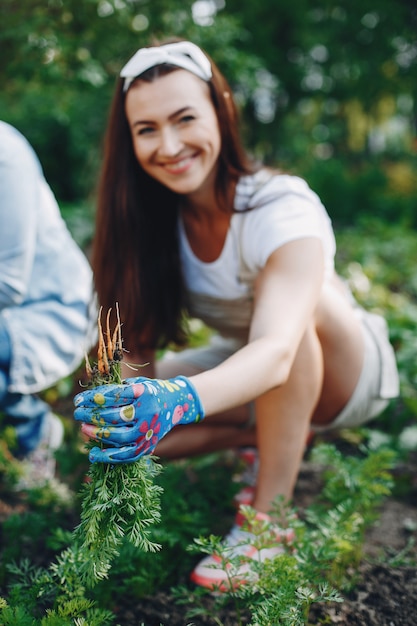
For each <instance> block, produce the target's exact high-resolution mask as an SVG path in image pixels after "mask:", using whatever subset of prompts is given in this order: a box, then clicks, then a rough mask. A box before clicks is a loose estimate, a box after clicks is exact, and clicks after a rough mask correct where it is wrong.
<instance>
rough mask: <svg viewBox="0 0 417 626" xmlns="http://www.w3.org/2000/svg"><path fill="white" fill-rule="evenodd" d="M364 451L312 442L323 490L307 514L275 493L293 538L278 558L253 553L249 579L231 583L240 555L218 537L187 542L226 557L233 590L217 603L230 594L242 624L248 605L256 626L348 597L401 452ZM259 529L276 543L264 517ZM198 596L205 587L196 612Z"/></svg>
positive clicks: (294, 620)
mask: <svg viewBox="0 0 417 626" xmlns="http://www.w3.org/2000/svg"><path fill="white" fill-rule="evenodd" d="M361 452H362V454H361V455H359V456H358V455H355V456H343V455H342V454H341V453H340V451H338V450H337V448H336V446H334V445H333V444H321V445H319V446H317V447H316V448H314V449H313V451H312V456H313V458H314V460H315V462H316V463H321V464H322V465H323V479H324V487H323V490H322V495H321V497H320V499H319V501H318V502H317V503H315V504H314V505H312V506H310V507H309V508H307V509H306V510H305V511H304V513H303V514H301V512H299V511H297V510H296V509H295V508H291V507H290V505H289V503H286V502H284V500H283V499H282V498H278V499H277V500H276V502H275V503H274V507H273V511H272V516H273V518H274V519H275V522H276V523H277V524H279V525H280V526H281V527H283V528H285V527H287V526H291V527H293V528H294V530H295V532H296V539H295V542H294V546H293V545H285V544H283V554H282V555H279V556H277V557H276V558H274V559H273V560H270V561H266V562H264V563H258V562H256V561H250V562H249V566H250V569H249V572H248V574H247V576H250V578H251V584H250V585H241V586H238V587H236V586H235V588H233V584H232V578H233V572H234V571H236V568H238V567H239V566H240V565H242V557H241V556H239V555H237V556H233V557H230V553H228V552H227V551H225V548H224V547H223V545H222V542H221V540H220V538H219V537H216V536H209V537H208V538H204V537H200V538H198V539H196V540H195V541H194V544H193V545H192V546H190V547H189V549H190V550H191V551H193V552H196V551H199V552H204V553H207V554H213V553H215V554H217V555H219V557H220V559H221V560H222V561H223V566H226V564H227V563H228V572H229V574H230V583H231V584H230V591H228V592H226V593H224V594H223V597H219V598H218V605H219V606H220V605H221V604H223V603H224V602H227V601H228V600H230V598H231V599H232V600H233V602H234V604H235V611H236V615H237V616H238V624H239V625H241V624H242V623H243V622H242V621H241V616H242V612H243V611H244V609H245V608H246V609H249V611H250V613H251V616H252V621H251V625H252V626H270V624H274V625H276V626H303V625H305V624H307V622H308V615H309V611H310V607H311V605H312V604H313V603H316V602H343V598H342V596H341V595H340V591H341V590H345V589H349V588H350V587H351V585H352V578H353V575H352V571H355V569H356V567H357V565H358V564H359V562H360V560H361V558H362V545H363V541H364V533H365V530H366V529H367V528H368V527H369V526H370V525H371V524H372V522H374V521H375V519H376V517H377V509H378V506H379V504H380V503H381V500H382V499H383V498H384V497H386V496H388V495H389V493H390V490H391V488H392V485H393V481H392V478H391V475H390V470H391V469H392V467H393V464H394V460H395V453H393V452H392V451H390V450H387V449H382V448H381V449H380V450H377V451H369V450H366V449H365V448H362V451H361ZM243 511H244V515H245V517H246V518H247V519H248V520H249V521H250V522H251V525H253V518H254V515H255V513H256V512H255V511H254V510H253V509H251V508H250V507H243ZM255 534H256V537H257V538H256V541H257V542H258V547H259V548H260V547H268V546H269V545H270V541H271V535H270V532H269V531H268V528H267V527H265V526H263V525H260V526H259V527H258V528H257V530H256V533H255ZM179 593H181V590H180V591H179ZM199 596H201V592H200V593H199V594H194V595H193V604H197V606H194V607H193V609H192V610H191V611H190V612H189V616H190V617H192V616H195V615H198V614H200V613H201V610H202V609H201V607H200V606H198V602H197V601H198V597H199ZM203 610H204V609H203ZM219 623H220V622H219Z"/></svg>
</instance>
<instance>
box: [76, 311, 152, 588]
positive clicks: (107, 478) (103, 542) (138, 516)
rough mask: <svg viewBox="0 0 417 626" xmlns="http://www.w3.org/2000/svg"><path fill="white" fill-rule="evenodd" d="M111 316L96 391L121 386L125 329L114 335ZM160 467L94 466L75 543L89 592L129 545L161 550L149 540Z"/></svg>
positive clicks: (92, 371)
mask: <svg viewBox="0 0 417 626" xmlns="http://www.w3.org/2000/svg"><path fill="white" fill-rule="evenodd" d="M110 313H111V309H110V310H109V311H108V314H107V318H106V340H105V338H104V336H103V331H102V326H101V309H100V313H99V317H98V329H99V341H98V361H97V365H96V366H94V367H91V365H90V363H89V361H88V359H87V358H86V365H87V373H88V375H89V377H90V381H91V385H92V386H93V387H95V386H97V385H103V384H111V383H121V382H122V380H121V371H120V362H121V360H122V358H123V343H122V335H121V323H120V317H119V311H118V308H117V324H116V328H115V329H114V332H113V333H111V332H110V323H109V320H110ZM159 471H160V466H159V465H158V464H157V463H155V462H154V460H153V459H152V458H149V457H148V458H145V457H142V458H141V459H139V460H138V461H136V462H135V463H122V464H119V465H112V464H107V463H92V464H91V465H90V468H89V472H88V479H87V482H86V483H85V487H84V496H83V500H82V510H81V523H80V525H79V526H78V527H77V528H76V530H75V533H74V538H75V541H76V543H78V544H79V546H80V550H81V552H82V553H83V554H84V555H85V559H84V560H83V561H82V564H81V566H80V568H79V574H80V576H81V578H82V580H83V581H85V583H86V584H87V586H90V587H91V586H94V584H95V583H96V582H97V580H100V579H103V578H105V577H107V575H108V572H109V569H110V566H111V562H112V560H113V559H114V557H115V556H116V555H117V554H118V553H119V550H120V546H121V543H122V541H123V540H124V539H126V540H127V541H129V542H131V543H132V544H133V545H134V546H135V547H137V548H140V549H141V550H144V551H148V550H149V551H151V552H154V551H156V550H158V549H159V548H160V545H159V544H157V543H155V542H153V541H151V540H150V538H149V527H150V526H152V525H153V524H154V523H156V522H158V521H159V520H160V501H159V497H160V493H161V488H160V487H159V486H158V485H156V484H155V483H154V479H155V476H156V475H157V474H158V473H159Z"/></svg>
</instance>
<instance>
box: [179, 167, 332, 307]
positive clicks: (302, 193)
mask: <svg viewBox="0 0 417 626" xmlns="http://www.w3.org/2000/svg"><path fill="white" fill-rule="evenodd" d="M248 208H251V210H249V211H245V209H248ZM235 209H236V211H237V212H236V213H235V214H233V216H232V218H231V223H230V228H229V231H228V233H227V236H226V241H225V244H224V246H223V250H222V252H221V254H220V256H219V257H218V258H217V259H216V260H215V261H213V262H212V263H204V262H203V261H200V260H199V259H198V258H197V257H196V256H195V254H194V253H193V251H192V250H191V247H190V245H189V243H188V240H187V236H186V233H185V229H184V225H183V222H182V220H181V219H180V221H179V234H180V254H181V261H182V266H183V272H184V279H185V284H186V288H187V289H188V290H189V291H191V292H194V293H199V294H205V295H207V296H212V297H216V298H222V299H227V300H228V299H230V300H233V299H237V298H239V297H241V296H243V295H245V294H247V292H248V284H247V281H246V280H245V281H242V280H241V269H242V265H243V266H244V268H245V270H246V271H245V275H247V276H251V278H250V280H251V281H252V280H254V279H255V278H256V275H257V274H258V272H259V271H260V270H261V269H262V268H263V267H264V266H265V264H266V262H267V260H268V258H269V256H270V255H271V254H272V252H274V251H275V250H277V249H278V248H279V247H280V246H282V245H284V244H286V243H288V242H290V241H294V240H296V239H301V238H304V237H317V238H318V239H320V241H321V242H322V244H323V250H324V257H325V276H326V278H328V277H330V276H331V275H332V272H333V269H334V255H335V251H336V243H335V238H334V233H333V229H332V225H331V221H330V218H329V216H328V214H327V212H326V210H325V208H324V206H323V205H322V203H321V201H320V199H319V197H318V196H317V194H315V193H314V192H313V191H312V190H311V189H310V188H309V187H308V185H307V183H306V182H305V181H304V180H302V179H301V178H298V177H296V176H290V175H286V174H285V175H284V174H271V173H270V172H268V171H267V170H261V171H259V172H257V173H256V174H254V175H251V176H245V177H242V178H241V179H240V181H239V183H238V185H237V187H236V195H235ZM243 211H244V212H243Z"/></svg>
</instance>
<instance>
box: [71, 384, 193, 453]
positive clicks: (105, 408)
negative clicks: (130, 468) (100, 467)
mask: <svg viewBox="0 0 417 626" xmlns="http://www.w3.org/2000/svg"><path fill="white" fill-rule="evenodd" d="M74 404H75V406H76V409H75V411H74V417H75V419H76V420H78V421H80V422H83V426H82V431H83V432H84V433H85V434H87V435H88V436H89V437H90V438H92V439H96V440H98V441H100V442H101V443H104V444H106V445H109V446H111V447H106V448H99V447H94V448H92V449H91V450H90V454H89V458H90V461H91V462H92V463H95V462H99V463H132V462H133V461H136V460H137V459H138V458H139V457H141V456H142V455H144V454H151V453H152V452H153V451H154V449H155V447H156V445H157V443H158V442H159V441H160V440H161V439H162V438H163V437H165V435H166V434H167V433H168V432H169V431H170V430H171V429H172V428H173V427H174V426H177V425H178V424H190V423H192V422H199V421H200V420H202V419H203V417H204V409H203V407H202V405H201V401H200V398H199V396H198V394H197V391H196V390H195V388H194V385H193V384H192V383H191V381H190V380H189V379H188V378H186V377H185V376H177V377H175V378H170V379H169V380H159V379H151V378H144V377H139V378H128V379H127V380H126V381H124V382H123V383H122V384H120V385H101V386H99V387H95V388H94V389H89V390H87V391H83V392H82V393H79V394H77V395H76V396H75V399H74Z"/></svg>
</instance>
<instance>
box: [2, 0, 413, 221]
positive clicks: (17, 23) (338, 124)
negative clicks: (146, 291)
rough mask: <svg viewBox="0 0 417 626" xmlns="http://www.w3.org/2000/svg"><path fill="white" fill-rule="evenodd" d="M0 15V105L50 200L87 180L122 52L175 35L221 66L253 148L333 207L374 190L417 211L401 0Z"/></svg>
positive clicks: (204, 3) (22, 9)
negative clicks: (35, 162)
mask: <svg viewBox="0 0 417 626" xmlns="http://www.w3.org/2000/svg"><path fill="white" fill-rule="evenodd" d="M0 21H1V24H2V26H1V30H0V46H1V50H2V59H1V61H0V79H1V81H2V91H1V93H0V117H1V118H2V119H5V120H6V121H10V122H11V123H13V124H15V125H16V126H17V127H18V128H19V129H20V130H22V132H24V134H26V136H27V137H28V138H29V140H30V141H31V142H32V143H33V145H34V146H35V148H36V149H37V151H38V153H39V155H40V157H41V160H42V163H43V165H44V168H45V172H46V175H47V176H48V178H49V180H50V182H51V184H52V187H53V188H54V190H55V192H56V193H57V195H58V197H59V198H60V199H64V200H70V201H71V200H74V199H77V198H84V197H85V196H86V195H87V194H88V193H89V192H91V191H92V190H93V189H94V181H95V176H96V171H97V163H98V160H99V154H100V141H101V137H102V133H103V129H104V127H105V122H106V116H107V112H108V107H109V103H110V98H111V94H112V90H113V85H114V80H115V77H116V76H117V74H118V71H119V70H120V68H121V66H122V65H123V64H124V63H125V61H126V59H127V58H128V57H129V56H130V55H131V54H133V52H134V51H135V50H136V49H137V48H138V47H140V46H142V45H147V44H148V43H149V42H150V40H151V38H152V37H156V38H165V37H168V36H179V37H183V38H189V39H191V40H193V41H195V42H196V43H197V44H200V45H202V46H203V47H204V48H205V49H206V50H207V51H208V52H209V53H210V54H211V55H212V56H213V58H214V59H215V61H216V62H217V63H218V64H219V66H220V68H221V69H222V70H223V71H224V72H225V74H226V76H227V77H228V78H229V80H230V82H231V84H232V87H233V89H234V92H235V94H236V96H237V98H238V101H239V103H240V105H241V108H242V115H243V122H244V131H245V136H246V140H247V144H248V146H249V147H250V148H251V150H252V151H253V153H254V154H255V155H256V156H259V157H261V158H262V159H264V160H266V161H267V162H269V163H271V164H277V163H279V164H282V166H283V167H285V168H291V169H292V170H295V171H298V172H300V173H301V174H303V175H305V176H306V177H307V178H308V179H309V181H310V182H311V184H312V185H313V187H314V188H315V189H316V190H317V191H318V192H319V193H320V195H322V196H323V197H324V199H325V201H326V202H327V204H328V205H329V209H330V210H331V212H332V213H333V215H334V216H336V217H338V218H340V219H342V220H344V221H345V220H350V219H352V216H353V215H354V214H355V213H360V212H361V211H362V210H363V208H364V207H368V205H369V203H372V204H373V205H374V203H375V202H376V201H377V202H379V203H380V206H383V207H384V208H383V213H384V214H385V215H386V216H387V217H393V216H397V215H398V214H399V213H403V214H405V215H407V216H408V217H409V216H410V215H411V216H412V215H415V214H416V213H417V211H416V197H417V183H415V182H414V181H415V180H417V177H416V176H414V177H413V172H414V173H415V167H416V119H417V41H416V25H417V9H416V8H415V5H414V3H413V2H412V1H411V0H338V1H337V2H335V1H334V0H279V2H277V0H257V1H256V2H254V1H253V0H83V2H80V1H79V0H46V1H45V2H43V3H39V2H38V1H37V0H2V2H1V3H0ZM398 162H400V163H401V167H398ZM404 164H405V167H404ZM394 166H395V168H394ZM335 177H336V178H335ZM399 191H400V196H398V192H399ZM391 192H392V194H397V195H396V196H395V197H396V200H395V201H394V200H393V198H394V195H392V197H391V199H388V200H387V198H385V196H384V201H383V202H382V204H381V201H382V198H381V194H388V196H389V194H390V193H391ZM340 194H342V195H343V198H341V197H340ZM401 194H402V195H401ZM398 198H399V200H398ZM397 201H398V202H399V204H398V202H397ZM401 203H402V204H401ZM399 207H400V211H398V208H399Z"/></svg>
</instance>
